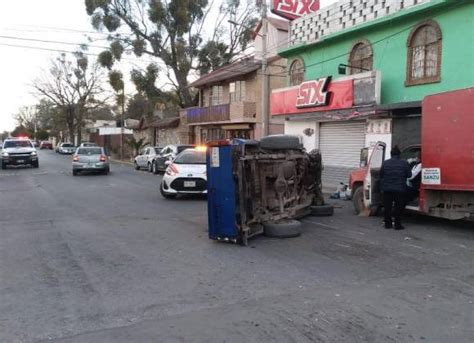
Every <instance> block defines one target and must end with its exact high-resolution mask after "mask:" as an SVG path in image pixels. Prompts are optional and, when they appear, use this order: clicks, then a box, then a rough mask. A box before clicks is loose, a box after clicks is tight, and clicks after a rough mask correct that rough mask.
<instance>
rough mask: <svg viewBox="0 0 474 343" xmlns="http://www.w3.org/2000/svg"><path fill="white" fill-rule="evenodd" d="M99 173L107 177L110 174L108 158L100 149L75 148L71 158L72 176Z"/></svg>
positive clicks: (102, 149)
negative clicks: (82, 173) (80, 173)
mask: <svg viewBox="0 0 474 343" xmlns="http://www.w3.org/2000/svg"><path fill="white" fill-rule="evenodd" d="M83 171H89V172H100V173H102V174H105V175H107V174H108V173H109V172H110V163H109V158H108V157H107V155H106V154H105V151H104V148H101V147H82V148H81V147H80V148H77V150H76V152H75V154H74V156H73V158H72V175H74V176H76V175H77V174H78V173H79V172H83Z"/></svg>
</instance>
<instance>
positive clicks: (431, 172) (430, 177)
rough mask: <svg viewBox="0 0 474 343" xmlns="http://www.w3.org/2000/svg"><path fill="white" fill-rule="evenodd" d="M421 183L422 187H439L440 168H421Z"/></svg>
mask: <svg viewBox="0 0 474 343" xmlns="http://www.w3.org/2000/svg"><path fill="white" fill-rule="evenodd" d="M421 182H422V183H423V184H424V185H440V184H441V169H440V168H423V169H422V170H421Z"/></svg>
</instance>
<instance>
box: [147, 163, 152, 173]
mask: <svg viewBox="0 0 474 343" xmlns="http://www.w3.org/2000/svg"><path fill="white" fill-rule="evenodd" d="M151 168H152V167H151V162H148V163H147V165H146V170H147V171H148V172H149V173H151Z"/></svg>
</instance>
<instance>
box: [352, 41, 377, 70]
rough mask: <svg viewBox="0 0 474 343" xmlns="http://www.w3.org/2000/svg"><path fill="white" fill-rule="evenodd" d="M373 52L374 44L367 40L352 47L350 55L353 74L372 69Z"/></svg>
mask: <svg viewBox="0 0 474 343" xmlns="http://www.w3.org/2000/svg"><path fill="white" fill-rule="evenodd" d="M372 64H373V53H372V46H371V45H370V43H369V42H368V41H366V40H363V41H359V42H357V43H356V44H354V46H353V47H352V50H351V54H350V56H349V65H350V66H351V68H350V72H351V75H353V74H358V73H363V72H365V71H368V70H372Z"/></svg>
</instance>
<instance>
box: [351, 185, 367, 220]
mask: <svg viewBox="0 0 474 343" xmlns="http://www.w3.org/2000/svg"><path fill="white" fill-rule="evenodd" d="M352 204H353V205H354V212H355V214H357V215H359V214H361V213H362V212H363V211H364V210H365V206H364V187H362V186H359V187H357V188H356V189H355V191H354V193H352Z"/></svg>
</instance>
